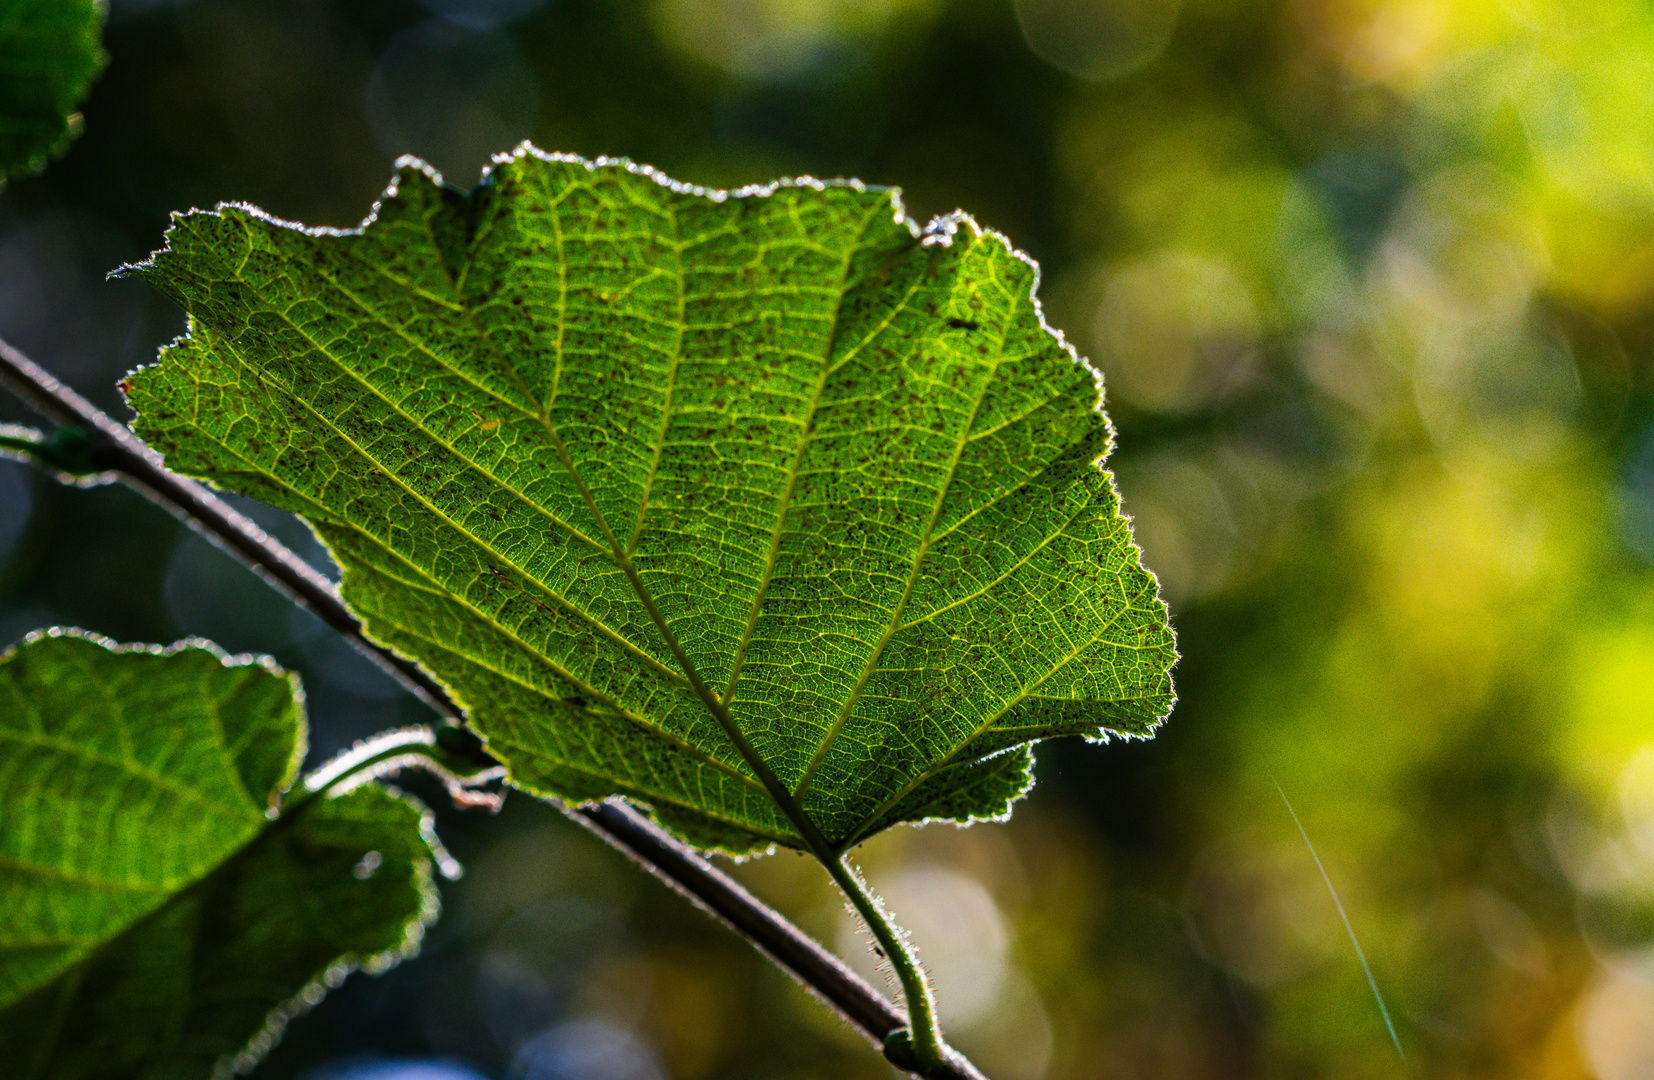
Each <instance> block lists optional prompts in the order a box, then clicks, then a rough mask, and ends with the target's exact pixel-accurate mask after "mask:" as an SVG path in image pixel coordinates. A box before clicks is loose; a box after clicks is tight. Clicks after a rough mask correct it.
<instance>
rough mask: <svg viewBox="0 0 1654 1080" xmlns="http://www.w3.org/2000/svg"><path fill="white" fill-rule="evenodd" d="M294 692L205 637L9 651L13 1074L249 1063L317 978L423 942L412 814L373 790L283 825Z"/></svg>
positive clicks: (308, 806)
mask: <svg viewBox="0 0 1654 1080" xmlns="http://www.w3.org/2000/svg"><path fill="white" fill-rule="evenodd" d="M296 689H297V688H296V684H295V683H294V681H293V680H292V679H291V678H290V677H288V676H286V675H284V674H283V673H280V672H278V671H276V670H275V669H274V668H273V667H271V666H268V665H267V664H265V663H257V662H250V661H248V660H246V659H245V658H243V659H241V660H240V661H234V660H227V659H226V658H225V657H224V656H223V655H222V654H221V653H219V652H217V651H216V650H212V649H210V648H208V647H204V646H201V645H199V644H197V645H189V646H178V647H174V648H173V649H170V650H142V649H112V648H109V647H108V646H107V645H106V644H105V643H102V642H100V641H98V640H94V639H92V638H90V637H88V636H84V635H79V634H73V633H52V634H48V635H45V636H38V637H35V638H32V639H31V640H29V641H26V642H25V643H24V644H23V645H20V646H18V647H17V648H16V649H14V650H12V651H11V652H10V653H8V654H7V655H6V656H4V657H0V774H3V776H0V781H3V782H0V909H3V910H4V912H5V915H4V918H3V921H0V1046H5V1047H7V1048H8V1049H9V1050H12V1051H14V1057H13V1058H11V1059H8V1061H9V1063H10V1067H13V1068H15V1069H16V1070H17V1071H18V1075H20V1076H23V1077H36V1076H38V1077H46V1076H51V1077H67V1078H75V1077H88V1078H90V1077H105V1076H107V1077H116V1076H119V1077H128V1076H134V1077H143V1076H162V1075H165V1076H202V1077H205V1076H208V1075H210V1074H212V1073H213V1071H214V1069H215V1067H216V1066H218V1065H219V1064H221V1063H222V1062H225V1061H228V1060H231V1059H235V1058H238V1057H239V1058H241V1059H243V1061H244V1063H250V1062H251V1061H252V1060H256V1058H257V1057H258V1056H260V1055H261V1054H262V1052H263V1051H264V1050H265V1049H267V1048H268V1045H269V1043H270V1042H271V1041H272V1040H273V1037H274V1035H275V1034H276V1033H277V1031H278V1030H279V1024H280V1022H282V1021H283V1020H285V1018H286V1017H287V1016H288V1015H290V1014H291V1013H292V1012H293V1011H295V1009H296V1008H297V1007H298V1006H297V1005H295V1004H293V1003H294V1002H295V1001H297V999H298V997H299V995H300V994H301V992H304V991H305V990H306V988H307V986H308V985H311V984H314V983H316V980H318V979H319V978H321V977H322V975H323V973H324V972H327V971H329V970H330V969H334V968H336V969H337V970H338V973H339V974H340V975H342V974H343V973H344V972H345V971H347V970H348V969H349V968H350V967H354V966H357V965H358V964H361V963H364V962H368V963H373V964H376V965H382V964H385V963H388V962H389V961H390V960H392V959H393V958H395V957H396V956H398V955H400V954H402V953H404V952H406V951H408V949H410V948H411V947H412V944H413V942H414V941H416V940H417V935H418V933H419V931H420V929H421V928H422V927H423V924H424V922H425V921H427V920H428V919H429V918H430V917H431V916H432V914H433V912H434V909H433V907H432V905H433V904H434V894H433V893H432V892H431V889H430V885H429V877H430V873H429V863H430V856H431V852H430V848H429V846H428V843H427V839H426V825H425V822H424V820H423V816H422V812H421V811H420V810H419V809H418V808H416V807H414V806H412V805H410V804H409V803H408V802H406V801H405V800H403V799H401V798H399V797H397V796H395V795H394V794H392V793H391V792H389V791H387V790H385V789H383V788H380V787H377V786H375V785H369V786H365V787H361V788H357V789H356V790H354V791H351V792H349V793H348V794H346V795H343V796H341V797H339V798H325V797H323V798H313V799H309V800H307V801H305V802H304V803H303V804H302V805H301V806H299V807H297V808H294V809H292V810H290V811H289V812H288V813H285V814H282V815H281V816H280V817H273V816H272V814H273V813H274V811H276V810H277V809H278V808H280V807H281V805H282V799H283V795H284V794H285V792H286V791H287V789H288V787H289V785H290V784H291V783H292V780H293V776H294V771H295V769H296V765H297V761H298V758H299V755H301V754H302V752H303V745H304V727H303V718H302V716H301V715H300V711H299V705H298V699H297V696H296ZM369 852H373V853H374V854H373V855H372V856H371V857H370V856H369ZM364 859H367V860H368V862H364ZM369 863H371V867H370V866H369ZM364 870H370V871H371V872H364ZM335 981H336V980H335ZM314 996H316V997H319V993H317V994H316V995H314ZM250 1040H251V1042H250Z"/></svg>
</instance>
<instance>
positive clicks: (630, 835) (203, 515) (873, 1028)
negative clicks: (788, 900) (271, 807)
mask: <svg viewBox="0 0 1654 1080" xmlns="http://www.w3.org/2000/svg"><path fill="white" fill-rule="evenodd" d="M0 384H3V385H4V386H6V387H7V388H8V389H9V390H11V391H12V392H13V393H15V394H16V395H17V396H18V397H20V398H21V399H22V400H23V401H25V402H26V403H28V404H29V405H30V406H31V407H32V408H34V409H35V410H36V411H37V412H39V413H41V414H42V415H44V416H46V417H47V418H49V419H50V420H52V421H53V422H55V423H57V424H60V425H63V427H64V429H65V430H67V431H74V432H78V433H79V435H83V436H85V437H84V438H80V437H78V436H77V438H76V440H74V442H73V445H74V447H75V450H74V453H75V455H76V459H77V460H76V461H73V462H65V461H64V460H63V457H62V455H61V454H59V455H56V456H53V455H52V454H50V453H40V454H38V455H36V456H37V457H38V458H39V463H40V464H42V465H44V466H46V467H48V468H51V469H54V470H57V471H59V472H63V471H68V472H71V473H79V474H81V475H93V474H97V473H109V474H113V475H114V477H115V478H117V479H119V480H121V481H122V482H124V483H126V484H127V485H129V486H130V487H132V488H134V489H135V490H137V491H138V492H139V493H141V494H142V495H144V496H145V497H147V498H148V499H150V500H151V501H152V502H155V503H156V504H158V505H160V506H162V507H164V508H166V509H167V510H168V511H170V512H171V513H172V514H173V515H174V516H176V517H177V518H178V519H179V520H180V521H182V522H183V523H184V524H186V525H188V526H189V527H190V528H192V529H194V530H195V531H196V532H198V533H200V534H201V535H202V536H204V537H206V538H207V539H208V540H210V541H212V542H213V543H214V544H216V545H218V546H219V547H220V548H222V549H223V550H224V551H226V552H228V553H229V554H230V555H232V556H234V557H235V558H236V559H238V560H240V561H241V562H242V563H243V564H245V565H246V566H248V567H249V568H251V569H252V570H253V571H254V572H255V573H257V574H258V575H259V576H260V577H262V578H263V579H264V580H265V581H266V582H268V583H269V584H270V585H271V586H272V587H274V588H276V589H278V590H279V591H281V592H282V593H284V594H285V595H286V596H287V597H288V598H289V599H291V600H292V601H294V602H295V603H297V604H299V605H300V606H302V607H304V608H306V609H307V610H309V611H311V612H313V613H314V614H315V615H316V616H317V617H318V618H320V619H321V620H322V621H323V622H324V623H326V624H327V625H328V626H330V627H332V628H333V629H334V630H336V631H338V632H339V633H340V634H342V635H344V637H345V639H346V640H348V641H349V642H350V643H351V644H352V645H353V646H355V647H356V648H357V649H358V650H359V651H360V652H362V653H363V654H364V655H366V656H367V657H368V658H369V659H371V660H372V661H374V663H376V664H378V665H379V666H380V667H382V668H383V669H385V671H387V672H388V673H389V674H390V675H392V676H393V677H394V678H395V679H396V680H397V681H398V682H400V683H401V684H402V685H403V686H405V687H407V689H408V690H409V691H410V692H412V693H414V694H416V695H418V697H419V698H420V699H421V700H423V701H425V702H426V704H428V705H430V706H431V708H433V709H434V710H436V712H437V713H438V714H439V715H441V716H442V717H443V718H444V719H445V720H447V721H449V722H450V723H451V724H454V725H457V726H462V725H463V724H464V722H465V717H464V714H463V713H462V712H461V711H460V709H459V707H458V706H457V705H455V704H454V702H453V699H452V698H450V697H449V696H448V694H447V692H446V691H445V690H444V689H443V688H442V687H441V686H440V685H439V684H438V683H437V682H436V681H435V680H433V679H432V678H431V677H430V676H429V675H428V674H426V672H425V671H424V670H423V669H422V668H420V667H419V666H418V665H417V664H414V663H413V662H411V661H409V660H407V659H405V658H403V657H401V656H398V655H396V654H395V653H393V652H391V651H390V650H389V649H386V648H384V647H383V646H381V645H379V644H378V643H377V642H374V641H372V640H370V639H368V638H367V637H366V636H365V635H364V634H363V632H362V623H361V621H360V620H359V619H357V618H356V616H355V615H353V614H351V612H350V609H349V608H347V607H346V606H345V604H344V601H343V600H342V599H340V597H339V593H338V591H337V590H336V589H334V587H333V585H332V583H331V582H329V581H328V580H327V578H325V577H323V576H322V574H321V573H319V572H318V571H317V570H316V569H315V568H314V567H312V566H311V565H310V564H309V563H306V562H305V561H304V560H303V559H300V558H299V557H298V556H297V555H295V554H294V553H293V552H292V551H291V550H289V549H288V548H287V547H286V546H285V545H283V544H282V543H281V542H280V541H279V540H277V539H275V538H274V537H272V536H270V535H269V534H267V533H266V532H265V531H264V530H263V529H261V528H259V527H258V525H257V524H255V523H254V522H253V521H252V520H251V519H249V518H248V517H247V516H246V515H244V514H241V513H239V512H237V511H236V510H235V508H234V507H232V506H230V505H229V504H228V503H226V502H225V501H224V500H223V499H221V498H219V497H218V496H217V495H216V494H214V493H213V492H212V491H211V490H210V489H209V488H207V487H206V486H205V485H203V484H200V483H197V482H196V481H194V480H190V479H187V478H185V477H182V476H178V475H177V474H175V473H172V472H169V471H168V470H167V468H166V467H165V465H163V464H162V462H161V456H160V455H159V454H157V453H156V452H155V451H154V450H152V449H150V448H149V446H147V445H146V444H145V443H144V442H143V441H142V440H140V439H139V438H138V437H137V436H135V435H133V434H132V432H131V431H129V430H127V428H126V426H125V425H123V424H121V423H120V422H119V421H117V420H115V419H114V418H112V417H110V416H109V415H108V414H106V413H104V412H103V411H102V410H100V409H98V408H97V407H96V406H94V405H93V404H92V403H91V402H89V401H87V400H86V399H85V398H83V397H81V396H80V395H79V394H77V393H75V392H74V391H73V390H71V389H70V388H68V387H67V386H64V385H63V384H62V383H61V382H59V381H58V380H57V379H56V378H54V377H53V376H52V375H51V373H50V372H48V371H46V370H45V369H43V368H41V367H40V366H39V365H38V364H36V363H34V362H33V361H32V360H30V359H29V358H28V357H26V356H24V355H23V354H22V353H21V352H19V351H18V350H17V349H15V348H13V347H12V346H11V345H9V344H7V343H6V342H5V341H0ZM13 445H14V446H15V444H13ZM46 445H47V444H43V445H42V449H43V450H44V449H45V448H46ZM14 452H15V451H14ZM479 752H480V751H479ZM555 805H556V806H557V807H558V809H560V810H561V811H562V812H563V813H564V814H567V815H568V816H569V817H570V818H571V819H573V820H574V821H576V822H578V823H579V824H581V825H583V826H584V827H586V828H587V829H590V830H591V831H592V832H593V833H595V834H596V835H597V836H598V837H600V838H601V839H602V840H603V841H604V842H606V843H608V844H609V845H610V846H611V847H614V848H615V849H617V850H619V851H620V852H622V853H623V854H625V855H626V856H627V857H628V858H630V859H632V860H633V861H634V862H636V863H637V864H638V865H640V866H642V867H643V868H644V869H646V870H648V871H649V872H650V873H651V874H653V875H654V876H655V877H657V878H659V879H660V880H661V881H662V882H664V883H665V884H666V885H667V886H669V887H670V888H672V889H674V890H676V891H677V892H678V893H680V894H682V895H683V896H685V897H686V898H688V899H689V900H690V901H692V902H693V903H694V904H696V905H697V906H698V907H700V908H701V909H703V910H704V911H706V912H708V913H710V914H711V915H713V916H715V917H716V918H717V919H719V920H720V921H721V922H723V923H724V924H725V925H726V926H728V927H729V928H730V929H732V930H734V931H735V932H736V933H737V934H739V935H741V936H742V937H743V938H745V939H746V940H747V942H748V943H749V944H750V945H752V946H753V948H755V949H757V950H758V951H759V952H761V953H763V954H764V955H765V956H767V957H769V958H770V959H771V960H772V961H774V963H775V964H776V965H777V966H779V967H780V968H781V969H782V970H783V971H785V972H787V974H789V975H791V976H792V977H793V978H794V979H796V980H797V981H798V982H799V983H800V984H801V985H802V986H803V987H804V988H805V989H806V990H808V991H810V993H811V994H813V995H814V996H816V997H817V998H819V999H820V1000H821V1001H823V1002H824V1003H826V1004H827V1005H828V1006H830V1007H831V1008H832V1009H833V1010H834V1011H836V1012H837V1013H839V1015H840V1016H842V1017H843V1018H844V1020H845V1021H846V1022H847V1023H849V1024H850V1025H851V1026H852V1027H854V1028H855V1029H857V1030H858V1031H860V1032H861V1033H862V1034H863V1035H865V1036H866V1037H867V1038H868V1040H869V1041H870V1042H872V1043H873V1044H874V1046H876V1047H879V1048H880V1049H883V1048H884V1046H885V1045H886V1040H887V1039H888V1038H889V1036H890V1035H891V1034H892V1033H893V1032H895V1031H897V1030H899V1029H902V1028H905V1027H906V1026H907V1017H906V1016H905V1015H903V1013H902V1012H901V1010H899V1009H898V1008H897V1007H896V1006H895V1005H893V1004H891V1002H890V1001H889V1000H888V999H887V998H885V997H884V995H882V994H880V993H879V992H878V991H877V990H875V989H873V988H872V987H871V986H869V985H868V984H867V982H866V981H865V980H863V979H862V978H861V977H859V976H858V975H856V974H855V973H854V972H853V971H851V970H850V969H849V968H848V967H846V966H845V964H844V962H843V961H842V960H840V959H839V958H838V957H837V956H834V955H833V954H832V953H831V952H828V951H827V950H826V949H825V948H823V947H822V946H821V945H820V944H819V943H818V942H816V941H815V940H814V939H813V938H811V937H810V936H809V935H807V934H805V933H804V932H803V931H802V930H800V929H799V928H798V927H796V926H794V925H793V924H792V923H791V922H788V921H787V919H786V918H784V917H783V916H782V915H781V914H780V913H779V912H777V911H775V910H774V909H773V908H771V907H769V906H768V905H766V904H765V903H764V902H763V901H761V900H759V899H758V898H757V897H755V896H753V895H752V894H751V893H749V892H747V890H746V889H744V888H742V887H741V885H740V884H738V883H737V882H736V881H734V880H733V879H732V878H730V877H729V876H728V875H727V874H725V873H723V872H722V871H721V870H719V869H718V868H717V867H715V866H713V865H712V864H711V863H709V862H708V861H707V860H706V859H704V858H702V857H701V856H700V855H698V854H696V853H695V852H694V851H693V850H691V849H690V848H688V847H687V846H685V845H684V844H683V843H681V842H679V841H678V840H677V839H676V838H674V837H673V836H671V835H670V834H668V833H667V832H666V831H665V830H663V829H662V828H661V827H660V826H658V825H656V824H655V823H654V822H653V821H650V820H649V819H648V817H646V816H645V815H644V814H642V813H640V812H639V811H638V810H636V809H634V808H633V807H632V806H630V805H629V804H627V803H626V802H624V801H622V800H619V799H611V800H609V801H607V802H601V803H596V804H592V805H588V806H577V807H571V806H567V805H565V804H563V803H555ZM932 1075H933V1077H934V1078H935V1080H983V1077H982V1074H981V1073H980V1072H979V1071H978V1070H977V1069H976V1067H975V1066H974V1065H972V1064H971V1063H970V1062H969V1061H968V1060H966V1059H965V1058H964V1057H963V1056H962V1055H960V1054H959V1053H958V1052H957V1051H953V1050H951V1049H949V1050H947V1059H946V1061H945V1062H944V1064H943V1067H942V1068H941V1069H940V1070H939V1071H936V1072H934V1073H933V1074H932Z"/></svg>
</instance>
